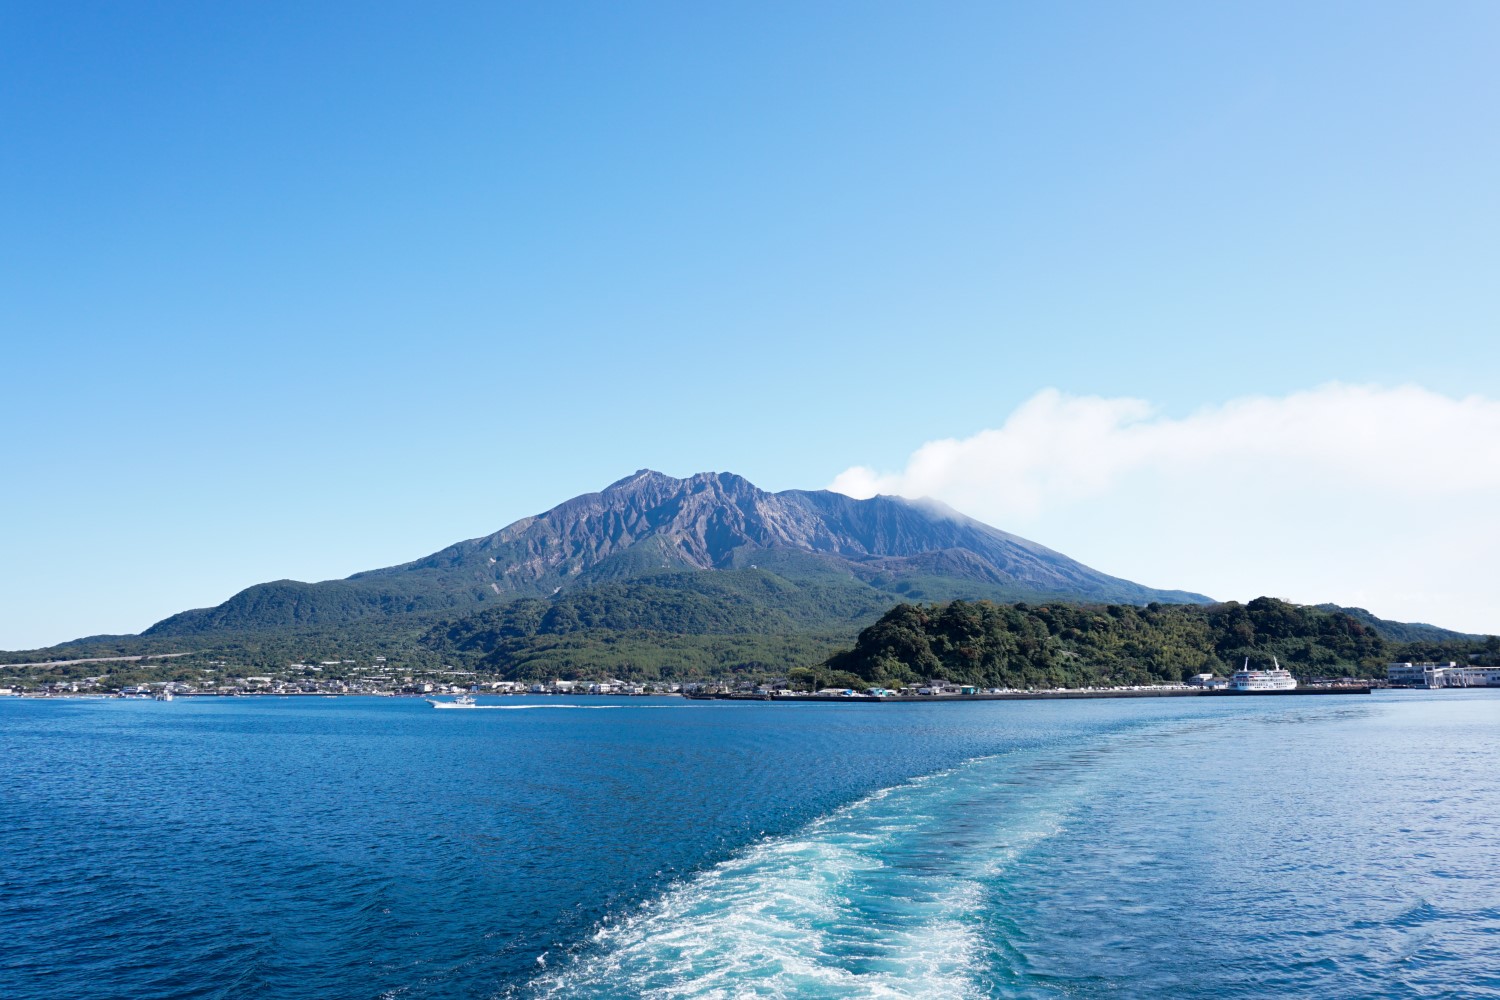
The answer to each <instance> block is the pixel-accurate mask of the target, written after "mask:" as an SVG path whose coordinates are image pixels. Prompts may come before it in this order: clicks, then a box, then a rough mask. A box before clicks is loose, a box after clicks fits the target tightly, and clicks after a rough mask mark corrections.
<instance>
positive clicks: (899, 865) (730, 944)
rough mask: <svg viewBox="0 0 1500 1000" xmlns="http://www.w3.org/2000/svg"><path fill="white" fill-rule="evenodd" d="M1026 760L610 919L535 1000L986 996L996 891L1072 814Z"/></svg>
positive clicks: (824, 828) (906, 801)
mask: <svg viewBox="0 0 1500 1000" xmlns="http://www.w3.org/2000/svg"><path fill="white" fill-rule="evenodd" d="M1022 756H1023V755H1014V756H1012V755H1002V756H995V757H981V758H976V759H974V760H971V761H969V762H967V763H965V764H963V765H960V766H959V767H957V768H954V769H952V770H948V771H943V772H939V773H937V774H933V775H928V776H926V777H923V778H919V779H916V780H914V781H912V782H909V783H907V784H903V785H899V786H896V787H894V788H888V789H884V790H882V791H879V792H876V793H875V794H873V795H870V796H868V797H866V798H864V799H862V800H860V801H858V802H855V803H853V804H851V805H849V806H846V807H843V808H841V809H839V810H837V811H835V812H833V813H831V814H830V815H828V816H825V817H823V818H822V819H819V820H817V821H815V822H813V823H811V824H810V825H808V826H807V827H805V828H803V829H802V830H801V831H799V832H798V833H796V834H794V835H791V836H786V837H778V838H772V839H768V840H765V841H762V842H761V843H759V844H757V845H754V846H753V847H751V848H748V849H747V850H745V851H744V852H742V853H741V854H740V855H738V856H736V857H734V858H732V859H730V860H728V861H725V862H723V863H722V864H719V865H717V866H716V867H714V868H712V869H710V870H708V871H705V872H703V873H701V874H699V875H697V876H695V877H693V878H690V879H688V880H686V881H685V882H682V883H679V884H678V885H677V886H675V887H674V888H672V889H670V890H669V891H667V892H666V893H665V894H664V895H662V896H661V897H659V898H657V899H656V900H654V901H652V902H649V903H647V904H646V905H645V906H643V907H641V908H640V909H639V910H637V911H636V912H633V913H630V914H628V915H626V916H624V917H622V918H618V919H613V920H606V921H605V922H604V923H603V924H602V925H601V926H600V927H599V929H598V931H597V932H596V933H595V934H594V936H593V938H592V940H591V941H589V942H587V944H586V945H585V946H584V947H583V948H581V949H579V951H578V953H577V954H576V955H575V957H574V959H573V961H572V962H571V964H564V965H561V966H559V967H558V968H556V969H554V970H549V971H548V972H547V973H545V974H543V975H541V976H539V977H537V978H536V979H534V980H533V981H532V982H531V983H530V984H529V985H528V986H527V987H526V989H525V990H524V991H523V993H522V995H524V996H532V997H551V998H584V997H617V996H626V995H628V996H636V997H649V998H655V1000H667V998H689V997H706V998H725V1000H728V998H745V997H872V998H873V997H939V996H940V997H953V998H961V997H977V996H982V995H985V994H986V992H987V987H986V986H985V985H984V984H985V983H987V982H989V981H991V976H990V975H989V972H990V964H991V961H992V956H993V954H994V952H993V948H994V945H995V941H994V933H995V928H994V926H993V924H992V923H988V922H986V921H987V917H986V912H987V910H988V906H987V903H988V898H989V895H990V893H991V885H992V883H993V881H994V880H995V879H996V878H997V877H998V876H999V875H1000V874H1001V873H1003V871H1004V870H1005V868H1006V867H1007V865H1008V864H1010V863H1011V862H1012V861H1013V860H1014V859H1015V858H1016V857H1017V856H1018V855H1019V854H1021V853H1023V852H1025V851H1026V850H1028V849H1029V848H1030V847H1031V846H1033V845H1035V844H1037V843H1039V842H1041V841H1043V840H1045V839H1047V838H1049V837H1052V836H1054V835H1056V834H1057V833H1058V832H1059V830H1061V829H1062V825H1063V822H1064V820H1065V818H1066V813H1067V808H1068V801H1069V793H1068V792H1066V791H1060V790H1059V788H1058V785H1059V784H1061V783H1059V782H1057V781H1056V774H1055V773H1053V769H1052V768H1050V767H1049V768H1046V769H1044V771H1038V772H1037V773H1036V774H1034V775H1032V776H1030V777H1029V778H1028V777H1027V776H1026V775H1025V774H1024V773H1022V772H1024V771H1025V770H1026V769H1027V768H1026V765H1025V763H1024V762H1023V761H1022V760H1020V759H1018V758H1020V757H1022ZM1018 765H1019V767H1018Z"/></svg>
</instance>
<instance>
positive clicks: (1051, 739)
mask: <svg viewBox="0 0 1500 1000" xmlns="http://www.w3.org/2000/svg"><path fill="white" fill-rule="evenodd" d="M480 703H481V706H482V707H481V708H478V709H474V710H457V711H436V710H434V709H433V708H432V707H431V706H429V705H428V704H427V703H426V702H424V701H422V700H419V699H402V698H352V697H351V698H267V697H256V698H178V699H177V700H175V701H173V702H169V703H168V702H152V701H122V700H83V699H78V700H31V699H15V698H10V699H0V768H3V770H0V997H4V998H8V1000H65V998H89V1000H94V998H109V1000H144V998H173V1000H179V998H199V997H201V998H222V1000H238V998H245V1000H252V998H253V1000H272V998H273V1000H301V998H309V1000H311V998H351V1000H397V998H400V1000H428V998H517V1000H528V998H557V1000H563V998H568V1000H572V998H616V997H619V998H624V997H649V998H662V1000H666V998H674V1000H675V998H709V997H712V998H724V1000H732V998H759V997H788V998H791V997H797V998H801V997H807V998H825V997H826V998H834V997H869V998H876V997H879V998H895V997H929V998H968V997H974V998H978V997H1036V998H1043V997H1045V998H1052V997H1105V996H1109V997H1214V998H1220V997H1338V998H1345V997H1500V691H1494V692H1492V691H1436V692H1416V691H1382V692H1377V693H1375V694H1371V695H1364V696H1347V697H1311V698H1303V697H1258V698H1257V697H1247V698H1160V699H1131V700H1097V701H1027V702H966V703H943V704H883V705H881V704H876V705H867V704H779V703H739V702H690V701H684V700H681V699H672V698H661V699H653V698H629V699H607V698H593V699H582V698H579V699H567V698H542V697H537V698H507V699H500V698H494V699H486V698H481V699H480Z"/></svg>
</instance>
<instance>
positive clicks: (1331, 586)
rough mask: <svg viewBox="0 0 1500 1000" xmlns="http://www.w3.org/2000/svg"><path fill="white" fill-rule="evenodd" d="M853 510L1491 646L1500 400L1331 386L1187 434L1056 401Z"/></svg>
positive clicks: (915, 460)
mask: <svg viewBox="0 0 1500 1000" xmlns="http://www.w3.org/2000/svg"><path fill="white" fill-rule="evenodd" d="M831 488H832V489H834V490H837V491H839V492H842V493H847V494H849V495H851V496H860V497H864V496H871V495H873V494H875V493H895V494H900V495H903V496H933V497H936V498H938V499H940V500H943V501H945V502H946V503H949V504H951V505H952V506H954V507H957V508H958V509H959V510H961V511H964V512H965V513H967V514H970V515H972V516H974V517H978V518H980V519H981V520H984V521H987V522H989V523H991V524H994V525H996V526H997V527H1001V528H1005V529H1006V530H1009V531H1014V532H1016V533H1018V534H1022V535H1026V536H1027V537H1031V538H1034V539H1035V540H1036V541H1039V542H1042V543H1043V544H1046V545H1050V546H1052V547H1054V548H1057V549H1059V550H1061V551H1063V552H1066V553H1067V554H1068V555H1070V556H1073V557H1074V558H1077V559H1081V560H1082V561H1084V562H1086V563H1090V564H1092V565H1095V566H1097V567H1098V568H1100V569H1102V570H1105V571H1106V572H1110V573H1114V574H1116V575H1120V576H1125V577H1129V578H1131V579H1136V580H1139V581H1140V582H1142V583H1148V584H1151V585H1154V586H1170V587H1182V588H1185V589H1189V590H1199V591H1203V592H1205V593H1209V594H1211V595H1213V596H1215V597H1221V598H1235V599H1247V598H1250V597H1254V596H1257V595H1258V594H1260V593H1270V594H1275V595H1277V596H1281V597H1286V598H1288V599H1291V600H1297V601H1308V602H1320V601H1335V602H1338V603H1341V604H1359V605H1362V606H1366V607H1369V608H1370V610H1372V611H1374V612H1375V613H1376V614H1379V615H1382V616H1383V617H1392V618H1403V619H1406V620H1426V621H1433V622H1435V623H1436V624H1440V625H1446V626H1448V627H1452V628H1461V629H1465V630H1469V631H1486V632H1494V631H1500V583H1497V581H1496V579H1495V574H1494V567H1495V566H1496V565H1497V564H1500V521H1497V515H1500V401H1497V400H1491V399H1485V398H1482V397H1478V396H1470V397H1466V398H1454V397H1450V396H1445V395H1442V394H1439V393H1435V392H1431V391H1429V390H1427V389H1423V388H1419V387H1415V386H1403V387H1397V388H1382V387H1375V386H1352V385H1342V384H1331V385H1325V386H1322V387H1320V388H1317V389H1313V390H1310V391H1307V392H1299V393H1295V394H1293V395H1290V396H1285V397H1247V398H1244V399H1237V400H1233V401H1231V402H1228V403H1225V404H1223V405H1222V406H1215V407H1210V408H1206V409H1203V410H1200V411H1198V412H1197V413H1194V414H1192V415H1190V416H1187V417H1182V418H1173V417H1168V416H1163V415H1161V414H1160V413H1159V412H1158V411H1157V410H1156V409H1155V408H1154V407H1153V406H1152V405H1151V404H1149V403H1148V402H1146V401H1144V400H1139V399H1123V398H1121V399H1104V398H1099V397H1079V396H1068V395H1065V394H1063V393H1060V392H1058V391H1056V390H1053V389H1049V390H1046V391H1044V392H1041V393H1038V394H1037V395H1036V396H1034V397H1032V398H1031V399H1030V400H1028V401H1027V402H1026V403H1024V404H1023V405H1022V406H1021V407H1019V408H1018V409H1017V410H1015V411H1014V412H1013V413H1012V414H1011V415H1010V416H1009V417H1008V418H1007V419H1006V420H1005V422H1004V424H1002V425H1001V426H1000V427H999V428H998V429H994V430H985V431H980V432H979V433H977V434H975V435H973V436H971V437H968V438H963V439H946V440H940V441H932V442H929V443H927V444H925V445H923V446H922V447H921V448H919V449H917V451H916V452H914V453H913V454H912V455H911V457H910V459H909V460H908V461H907V463H906V468H905V469H903V470H901V471H899V472H878V471H875V470H872V469H869V468H865V467H854V468H851V469H848V470H846V471H845V472H843V473H841V474H840V475H839V476H838V477H837V478H836V479H835V480H834V482H833V484H832V485H831Z"/></svg>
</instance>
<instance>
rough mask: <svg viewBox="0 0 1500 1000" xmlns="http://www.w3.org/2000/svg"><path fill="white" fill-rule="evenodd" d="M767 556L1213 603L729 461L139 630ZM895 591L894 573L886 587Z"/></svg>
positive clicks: (906, 575)
mask: <svg viewBox="0 0 1500 1000" xmlns="http://www.w3.org/2000/svg"><path fill="white" fill-rule="evenodd" d="M766 559H770V560H772V561H774V562H776V563H777V564H778V565H779V566H780V571H781V572H782V573H783V575H786V574H791V575H792V576H793V577H808V576H811V577H817V576H820V575H823V574H826V573H830V572H833V573H843V574H847V575H849V576H851V577H854V578H856V579H859V580H862V581H863V582H865V583H866V584H869V585H871V586H873V587H874V588H875V589H877V590H881V591H885V590H889V589H891V588H893V587H899V584H900V583H901V582H902V581H903V580H905V581H910V580H913V579H918V578H923V579H929V578H930V579H950V580H954V581H966V582H968V583H972V584H973V586H974V590H975V593H974V594H973V596H975V597H985V596H1009V595H1020V596H1025V595H1028V594H1033V595H1036V596H1037V597H1047V598H1053V599H1056V598H1065V599H1067V598H1071V599H1077V600H1089V601H1119V602H1123V603H1131V604H1145V603H1150V602H1153V601H1155V602H1162V603H1204V602H1207V601H1209V600H1210V599H1209V598H1208V597H1205V596H1204V595H1202V594H1195V593H1191V592H1189V591H1183V590H1163V589H1157V588H1151V587H1145V586H1143V585H1141V584H1137V583H1134V582H1132V581H1129V580H1124V579H1121V578H1118V577H1113V576H1110V575H1108V574H1105V573H1101V572H1099V571H1098V570H1095V569H1092V568H1091V567H1088V566H1086V565H1084V564H1083V563H1080V562H1077V561H1076V560H1073V559H1071V558H1069V557H1067V556H1065V555H1063V554H1061V553H1059V552H1055V551H1054V550H1052V549H1049V548H1047V547H1046V546H1044V545H1041V544H1039V543H1036V542H1033V541H1030V540H1029V539H1025V538H1021V537H1020V536H1017V535H1013V534H1010V533H1009V532H1005V531H1002V530H1001V529H999V528H994V527H992V526H990V525H986V524H984V523H983V522H980V521H977V520H975V519H973V518H970V517H967V516H966V515H963V514H961V513H959V512H958V511H954V510H952V509H951V508H947V507H945V506H943V505H941V504H939V503H938V502H937V501H933V500H909V499H906V498H902V497H890V496H877V497H871V498H869V499H865V500H857V499H854V498H853V497H848V496H845V495H843V494H839V493H833V492H830V491H827V490H784V491H781V492H778V493H770V492H767V491H764V490H761V489H759V488H758V487H756V486H755V485H754V484H753V483H751V482H750V481H749V480H747V479H745V478H744V477H742V476H739V475H736V474H734V473H720V472H700V473H696V474H694V475H692V476H689V477H687V478H685V479H676V478H674V477H671V476H667V475H665V474H663V473H660V472H656V471H654V470H651V469H641V470H638V471H637V472H635V473H634V474H632V475H630V476H626V477H624V478H622V479H619V480H616V481H615V482H613V483H611V484H610V485H609V486H606V487H605V488H604V489H603V490H600V491H598V492H597V493H585V494H582V495H580V496H576V497H573V498H571V499H569V500H565V501H563V502H562V503H560V504H558V505H556V506H555V507H553V508H551V509H550V510H547V511H544V512H542V513H540V514H536V515H532V516H529V517H524V518H521V519H519V520H517V521H515V522H512V523H511V524H509V525H506V526H505V527H503V528H501V529H500V530H498V531H496V532H493V533H491V534H489V535H483V536H479V537H477V538H470V539H466V540H464V541H461V542H456V543H454V544H453V545H450V546H447V547H445V548H443V549H439V550H438V551H437V552H434V553H431V554H429V555H427V556H423V557H421V558H419V559H415V560H411V561H409V562H406V563H400V564H397V565H394V566H387V567H383V568H380V569H373V570H366V571H362V572H359V573H355V574H353V575H351V576H348V577H345V578H343V579H340V580H325V581H321V582H318V583H303V582H300V581H295V580H279V581H271V582H268V583H262V584H256V585H254V586H252V587H248V588H246V589H245V590H242V591H240V592H239V593H237V594H235V595H234V596H232V597H231V598H229V600H227V601H225V602H223V603H221V604H219V605H216V606H214V607H211V608H199V609H193V610H189V611H184V612H180V613H179V614H176V615H173V616H171V617H169V618H166V619H163V620H162V621H160V622H157V623H156V624H154V625H152V626H151V627H150V628H148V629H146V630H145V631H144V632H142V633H141V634H142V635H143V636H148V637H155V636H172V635H190V634H197V633H201V632H207V631H215V630H219V629H225V628H254V627H285V626H290V625H303V624H317V625H328V624H336V623H338V622H341V621H353V620H357V619H361V618H366V617H373V616H382V617H385V616H399V615H408V614H417V613H439V612H450V611H454V612H457V611H462V610H463V609H465V608H477V607H479V606H482V605H486V604H493V603H494V602H496V601H505V600H514V599H518V598H525V597H539V598H548V597H551V596H554V595H556V594H558V593H560V592H563V591H566V590H569V589H573V588H576V587H586V586H590V585H593V584H596V583H600V582H607V581H611V580H620V579H634V578H638V577H641V576H644V575H647V574H649V573H653V572H661V571H667V572H671V571H677V570H695V571H715V570H725V569H741V568H747V567H750V566H755V565H758V563H759V562H760V561H764V560H766ZM891 592H892V594H893V595H895V597H897V598H898V599H899V598H900V597H901V596H902V593H903V592H901V591H900V590H899V589H897V590H891Z"/></svg>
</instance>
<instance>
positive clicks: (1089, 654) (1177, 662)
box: [823, 597, 1401, 687]
mask: <svg viewBox="0 0 1500 1000" xmlns="http://www.w3.org/2000/svg"><path fill="white" fill-rule="evenodd" d="M1400 652H1401V647H1399V646H1398V645H1397V644H1394V643H1391V642H1390V641H1388V640H1386V639H1385V638H1383V637H1382V636H1381V635H1380V633H1379V632H1378V631H1376V629H1375V628H1374V627H1373V626H1371V625H1367V624H1365V623H1364V622H1361V621H1359V620H1357V619H1356V618H1354V617H1353V616H1351V615H1348V614H1345V613H1343V612H1339V611H1325V610H1322V609H1319V608H1313V607H1304V606H1301V605H1296V604H1288V603H1287V602H1285V601H1279V600H1276V599H1275V598H1270V597H1260V598H1257V599H1255V600H1253V601H1251V602H1249V603H1248V604H1239V603H1237V602H1230V603H1226V604H1213V605H1165V604H1151V605H1148V606H1146V607H1144V608H1139V607H1133V606H1129V605H1117V604H1112V605H1103V606H1101V605H1092V606H1088V605H1084V606H1080V605H1069V604H1043V605H1037V606H1031V605H1027V604H1013V605H1006V604H991V603H988V602H977V603H974V602H968V601H953V602H951V603H949V604H943V605H926V606H923V605H913V604H902V605H899V606H897V607H895V608H893V609H891V610H890V611H889V612H887V613H886V614H885V615H884V616H883V617H882V618H881V619H880V620H879V621H878V622H876V623H875V624H874V625H871V626H870V627H869V628H866V629H865V630H864V631H862V632H861V633H860V635H859V638H858V640H857V641H856V643H855V645H854V647H853V648H852V649H849V650H845V651H843V652H841V653H838V654H835V655H834V656H832V657H830V658H829V659H828V660H827V661H826V662H825V663H824V665H823V670H824V672H825V673H826V674H827V676H828V677H829V678H834V675H835V674H837V675H840V677H838V678H836V679H843V675H847V676H848V677H851V678H856V679H858V680H859V681H860V682H863V683H870V684H884V685H895V684H902V683H910V682H913V681H922V680H927V679H930V678H937V677H941V678H944V679H947V680H951V681H955V682H960V683H972V684H980V685H984V686H998V687H1050V686H1063V685H1066V686H1081V685H1091V684H1092V685H1113V684H1137V683H1152V682H1161V681H1180V680H1183V679H1185V678H1188V677H1191V676H1192V675H1194V674H1197V673H1216V674H1219V675H1221V676H1223V675H1227V674H1228V673H1229V672H1231V671H1232V670H1234V669H1235V668H1236V667H1238V666H1239V664H1240V663H1241V662H1242V661H1243V660H1244V658H1245V657H1249V658H1250V659H1251V661H1252V662H1253V663H1256V664H1263V665H1267V666H1269V665H1270V662H1271V658H1272V656H1275V657H1276V658H1277V659H1278V660H1279V661H1280V663H1281V664H1282V665H1283V666H1285V667H1287V668H1288V669H1289V670H1291V671H1292V672H1293V673H1295V674H1297V675H1299V676H1301V677H1308V676H1313V675H1327V674H1337V675H1357V676H1383V674H1384V668H1385V664H1386V663H1387V662H1388V660H1389V659H1390V658H1392V657H1393V656H1395V655H1399V653H1400Z"/></svg>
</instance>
